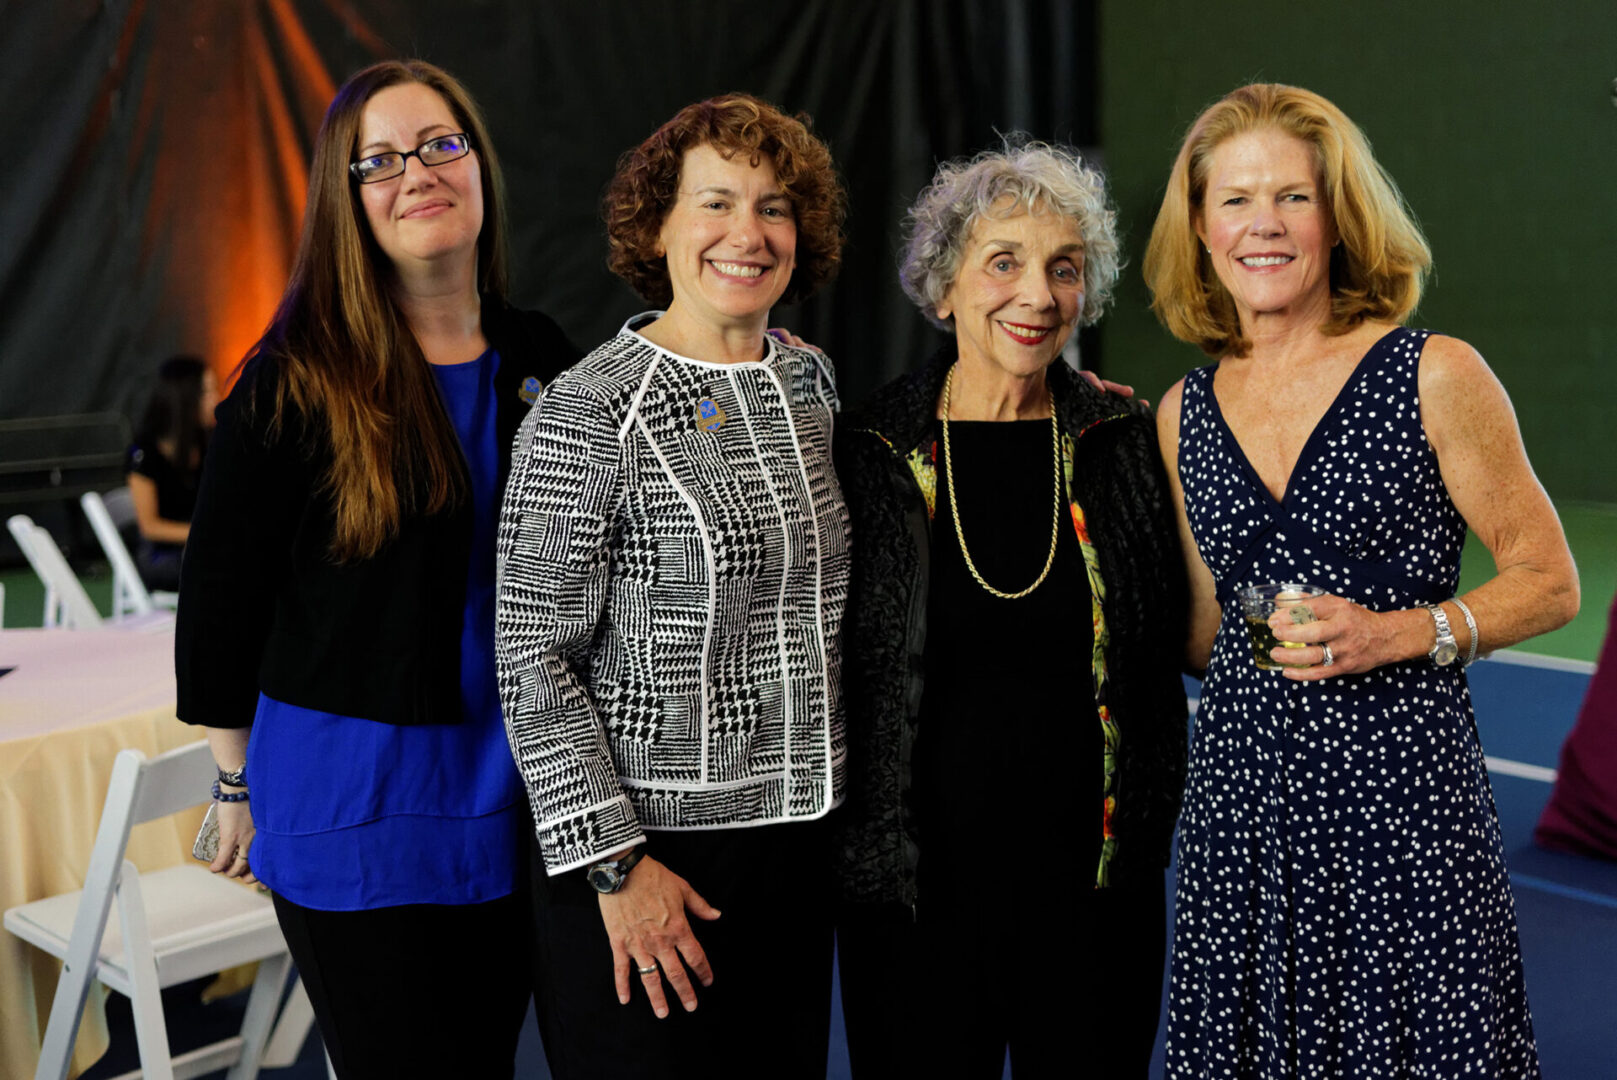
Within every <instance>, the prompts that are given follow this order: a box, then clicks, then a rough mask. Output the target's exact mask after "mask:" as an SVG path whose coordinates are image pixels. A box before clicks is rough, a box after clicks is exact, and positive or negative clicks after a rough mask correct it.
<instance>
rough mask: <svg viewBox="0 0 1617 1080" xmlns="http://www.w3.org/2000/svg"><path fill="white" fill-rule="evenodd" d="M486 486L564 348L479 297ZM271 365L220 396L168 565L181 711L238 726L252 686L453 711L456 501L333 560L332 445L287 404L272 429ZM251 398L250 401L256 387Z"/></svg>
mask: <svg viewBox="0 0 1617 1080" xmlns="http://www.w3.org/2000/svg"><path fill="white" fill-rule="evenodd" d="M483 331H484V334H485V336H486V337H487V338H488V340H489V344H490V345H491V346H492V347H493V348H495V349H497V350H498V351H499V354H500V367H499V371H498V372H497V373H496V375H495V378H494V393H495V417H496V424H497V426H498V445H499V448H500V452H501V461H500V469H499V490H504V486H505V478H506V474H507V472H508V471H509V469H510V453H511V445H512V442H513V440H514V439H515V436H516V430H517V426H518V425H519V424H520V423H521V422H522V418H523V416H524V415H526V413H527V411H528V406H529V403H530V401H531V399H532V397H533V393H532V390H533V386H532V385H531V384H530V385H528V386H527V390H528V393H527V395H526V397H525V396H524V395H523V393H522V391H523V390H524V384H525V382H526V381H527V380H528V379H530V378H533V379H537V380H539V382H540V383H542V384H545V385H548V384H549V382H550V380H551V379H552V378H554V377H555V376H556V375H557V374H559V373H560V372H561V371H562V370H563V369H565V368H566V367H568V366H569V365H571V364H572V363H573V362H574V361H576V360H577V359H578V356H579V353H578V351H577V350H576V349H575V348H574V347H573V346H572V345H571V344H570V343H569V342H568V341H567V338H566V336H565V335H563V333H562V332H561V329H560V328H559V327H557V326H556V324H555V323H553V322H552V321H551V320H550V319H548V318H546V317H545V316H544V315H541V314H539V313H538V312H521V311H516V310H514V309H511V308H506V307H503V306H500V305H498V304H497V303H496V302H493V301H490V302H488V303H486V304H485V306H484V311H483ZM279 377H280V369H279V367H278V365H276V364H275V363H274V362H273V361H270V360H268V359H257V360H254V361H252V362H250V363H249V364H248V365H247V367H246V369H245V370H244V371H243V373H242V376H241V378H240V379H239V380H238V381H237V384H236V387H235V389H234V390H233V391H232V393H231V394H230V396H229V397H228V398H226V399H225V401H224V402H222V403H221V404H220V406H219V409H218V412H217V414H216V415H217V417H218V426H217V427H216V429H215V431H214V434H213V437H212V439H211V440H210V442H209V446H208V454H207V461H206V463H205V465H204V467H203V472H202V484H201V488H200V490H199V492H198V495H197V508H196V514H195V516H194V517H193V518H192V520H191V534H190V539H189V540H188V541H187V543H186V548H185V560H184V564H183V567H182V570H181V575H180V607H179V615H178V625H177V628H176V632H175V642H174V666H175V673H176V676H177V682H178V693H179V699H178V713H179V718H180V719H181V720H184V721H185V722H186V723H190V724H205V725H207V726H209V727H221V728H241V727H247V726H248V725H250V724H251V723H252V722H253V716H254V713H255V712H256V710H257V706H258V695H259V692H260V691H262V692H263V693H265V694H268V695H269V696H270V697H272V698H274V699H276V700H277V701H283V702H286V703H288V704H292V705H299V706H302V707H304V708H309V709H315V710H319V711H321V712H330V713H336V714H338V715H342V716H357V717H361V718H364V719H368V720H378V721H381V722H383V723H388V724H441V723H457V722H459V721H460V720H461V718H462V716H461V712H462V710H461V700H460V635H461V626H462V623H463V621H464V616H463V610H464V608H465V606H466V565H467V562H468V561H469V559H470V558H471V543H472V511H471V508H470V507H469V506H467V505H464V504H463V505H461V506H460V507H458V508H456V509H453V510H450V511H447V512H444V513H440V514H437V515H433V516H430V517H428V516H416V517H412V518H407V519H406V520H405V521H404V522H403V523H402V524H401V526H400V529H399V533H398V535H397V536H396V537H395V538H394V539H392V540H390V541H389V542H388V543H387V544H386V545H385V546H384V547H383V548H382V550H381V551H380V552H378V553H377V554H376V555H374V556H372V557H370V558H368V559H363V560H358V561H354V562H350V563H347V564H342V565H339V564H338V563H336V562H334V561H333V559H332V557H331V555H330V545H331V538H332V534H333V529H334V517H333V513H332V505H331V502H330V499H329V498H328V497H327V496H326V495H325V494H323V493H322V492H321V490H320V489H321V485H322V482H323V477H324V476H325V473H326V469H327V466H328V464H329V462H330V449H329V446H328V445H327V444H326V443H325V441H324V439H323V437H322V436H321V434H320V426H319V422H318V418H315V417H304V416H299V415H297V414H296V411H295V410H293V409H290V408H289V409H287V410H286V415H285V416H284V418H283V422H282V425H281V427H280V429H279V430H278V431H277V432H276V433H275V435H274V436H273V437H272V436H271V434H270V431H269V421H270V417H271V416H272V414H273V402H274V400H275V397H274V394H275V388H276V385H277V382H278V379H279ZM254 391H256V401H257V407H256V408H250V407H249V404H250V402H252V401H253V400H254V398H255V394H254Z"/></svg>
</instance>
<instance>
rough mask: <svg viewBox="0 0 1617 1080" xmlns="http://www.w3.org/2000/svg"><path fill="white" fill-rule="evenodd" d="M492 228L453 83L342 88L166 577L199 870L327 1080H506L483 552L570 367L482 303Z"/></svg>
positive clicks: (370, 79)
mask: <svg viewBox="0 0 1617 1080" xmlns="http://www.w3.org/2000/svg"><path fill="white" fill-rule="evenodd" d="M502 200H503V192H502V185H501V180H500V171H499V164H498V160H497V159H496V157H495V154H494V149H493V146H492V144H491V143H490V141H489V137H488V132H487V130H486V128H485V125H484V123H483V120H482V118H481V116H480V115H479V113H478V110H477V107H476V105H475V104H474V103H473V101H472V100H471V98H470V96H469V95H468V94H467V92H466V90H465V89H464V87H462V86H461V85H460V84H459V83H458V82H456V81H455V80H454V79H453V78H452V77H451V76H449V75H448V74H447V73H445V72H444V71H442V70H440V69H438V68H436V67H433V66H432V65H430V64H425V63H421V62H419V61H409V62H403V63H400V62H387V63H381V64H377V65H374V66H372V67H369V68H366V69H365V70H363V71H361V72H359V73H358V74H356V75H354V76H353V77H352V78H350V79H349V80H348V81H347V82H346V83H345V84H344V85H343V86H342V88H341V89H340V90H339V91H338V93H337V96H336V99H335V100H334V101H333V102H332V105H331V107H330V108H329V109H328V111H327V113H326V118H325V122H324V123H323V125H322V126H321V129H320V133H319V135H318V137H317V139H316V143H315V149H314V156H313V162H312V165H311V169H310V183H309V198H308V206H307V209H306V212H305V217H304V224H303V232H302V237H301V239H300V241H299V247H298V254H297V258H296V262H295V265H294V268H293V272H292V278H291V282H290V284H289V285H288V286H287V290H286V294H285V296H284V297H283V298H282V300H281V304H280V307H279V309H278V310H277V312H276V314H275V317H274V319H273V321H272V322H271V324H270V326H269V329H268V330H267V331H266V332H265V334H264V336H263V337H262V338H261V339H260V340H259V342H258V344H257V345H256V346H255V347H254V348H253V350H252V351H251V352H250V353H249V355H248V358H247V361H246V363H245V365H244V367H243V370H242V374H241V377H240V379H239V380H238V382H237V384H236V387H235V389H234V391H233V392H232V393H231V395H230V397H229V398H228V399H227V400H226V401H225V402H224V404H223V405H222V406H221V407H220V409H219V414H218V415H219V423H218V428H217V431H216V433H215V436H214V439H213V441H212V443H211V445H210V451H209V455H208V461H207V465H206V468H205V470H204V474H203V479H202V485H201V490H200V494H199V498H198V505H197V510H196V515H195V517H194V519H193V522H192V527H191V534H190V540H189V544H188V547H187V551H186V558H185V566H184V571H183V579H182V580H183V587H182V593H183V595H184V600H183V602H182V603H181V606H180V611H179V627H178V634H177V647H176V648H177V652H176V664H177V668H178V675H179V715H180V718H181V719H182V720H185V721H186V722H188V723H193V724H200V725H203V726H205V727H206V728H207V732H208V739H209V742H210V743H211V744H212V747H213V751H214V756H215V758H216V761H217V763H218V766H219V782H218V784H217V785H216V786H215V787H214V792H215V798H216V799H217V800H218V801H219V806H218V816H219V821H220V844H219V852H220V854H219V857H218V859H217V860H216V861H215V862H214V864H213V867H212V868H213V869H214V870H215V871H217V872H221V873H225V874H227V875H228V876H231V877H242V878H245V879H247V880H253V879H254V878H255V876H256V878H257V879H258V880H261V881H263V882H264V883H265V884H266V885H268V886H269V887H270V889H271V890H273V892H274V895H275V906H276V911H277V914H278V915H279V917H280V921H281V926H282V929H283V930H284V931H285V933H286V936H287V941H288V943H289V944H290V946H291V948H292V953H293V957H294V959H295V960H296V961H297V965H298V969H299V971H300V973H301V975H302V977H303V980H304V984H305V986H306V987H307V988H308V991H309V996H310V999H311V1000H312V1001H313V1003H314V1006H315V1014H316V1017H317V1019H318V1021H319V1024H320V1029H321V1034H322V1036H323V1037H324V1039H325V1042H326V1047H327V1050H328V1051H329V1053H330V1055H331V1059H332V1062H333V1064H334V1065H335V1067H336V1069H337V1072H338V1074H339V1075H341V1076H344V1077H357V1076H377V1077H383V1076H385V1077H401V1076H434V1077H440V1076H451V1075H453V1076H476V1077H485V1076H510V1075H511V1070H512V1061H513V1057H514V1053H515V1047H516V1041H517V1032H518V1029H519V1028H520V1026H521V1022H522V1019H523V1017H524V1015H525V1012H526V1008H527V1000H528V996H529V979H528V971H527V968H526V965H525V964H524V963H521V962H513V957H514V956H522V955H525V949H524V943H525V942H526V940H527V937H528V934H529V915H528V905H527V901H526V886H525V875H526V863H525V854H524V852H525V847H526V833H527V813H526V805H525V799H524V797H523V790H522V781H521V777H520V776H519V774H518V773H517V770H516V768H515V766H514V765H513V763H512V760H511V754H510V751H509V749H508V748H507V745H506V741H505V735H504V729H503V723H502V720H501V714H500V707H499V699H498V693H497V687H496V683H495V674H494V656H493V617H494V614H493V606H494V535H495V527H496V521H497V515H498V502H499V493H500V491H501V489H502V487H503V484H504V482H505V476H506V473H507V472H508V470H509V465H510V458H509V452H510V450H509V448H510V446H511V442H512V438H513V436H514V434H515V432H516V428H517V425H518V423H519V422H520V421H521V419H522V416H523V415H524V414H525V413H526V412H527V408H528V405H529V404H530V403H531V402H532V401H533V400H534V399H535V398H536V397H537V393H538V389H539V387H540V386H541V385H542V384H543V383H544V382H546V381H548V380H549V378H550V377H551V376H552V375H554V374H555V373H556V372H558V371H559V370H561V368H563V367H564V366H566V365H567V364H568V363H570V362H571V361H572V360H573V359H575V358H576V353H575V352H574V351H573V350H572V348H571V346H569V345H568V343H567V341H566V339H565V337H564V336H563V335H562V334H561V332H560V330H558V329H557V327H556V326H555V324H554V323H552V322H551V321H550V320H549V319H546V318H545V317H544V316H542V315H539V314H537V313H525V312H518V311H515V310H513V309H511V308H510V307H509V306H508V305H507V303H506V301H505V288H506V253H505V241H504V233H503V229H504V215H503V202H502Z"/></svg>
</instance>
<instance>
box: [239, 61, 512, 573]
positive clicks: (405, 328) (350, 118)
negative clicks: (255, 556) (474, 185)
mask: <svg viewBox="0 0 1617 1080" xmlns="http://www.w3.org/2000/svg"><path fill="white" fill-rule="evenodd" d="M411 82H413V83H421V84H423V85H425V86H429V87H431V88H432V89H434V90H436V91H437V92H438V94H439V96H440V97H442V98H443V100H444V104H446V105H447V106H448V107H449V110H450V112H451V113H453V114H454V117H455V121H456V123H457V124H459V125H460V126H461V129H462V130H463V131H465V132H466V134H467V135H469V136H470V137H471V142H472V149H473V150H474V151H475V152H476V154H477V157H478V164H479V166H480V168H479V172H480V174H481V178H482V188H483V229H482V232H481V234H480V235H479V237H478V241H477V287H478V291H479V292H480V293H481V294H482V295H483V296H484V297H485V300H489V299H492V300H494V301H496V302H498V303H503V302H504V298H505V291H506V241H505V215H504V200H503V196H504V182H503V180H502V178H501V175H500V166H499V160H498V159H497V158H496V157H495V155H494V146H493V144H492V143H491V142H490V141H489V137H488V129H487V126H486V125H485V124H484V122H483V117H482V114H481V112H480V111H479V110H478V108H477V104H476V103H475V102H474V101H473V100H472V97H471V95H470V94H469V93H467V91H466V88H465V87H464V86H462V85H461V84H460V83H459V82H458V81H456V80H455V78H454V77H453V76H451V75H450V74H449V73H448V72H446V71H444V70H443V69H442V68H438V67H435V66H433V65H432V64H428V63H426V62H424V61H421V60H405V61H398V60H389V61H384V62H382V63H379V64H373V65H372V66H370V67H368V68H365V69H364V70H363V71H360V72H357V73H356V74H355V75H353V77H351V78H350V79H349V80H348V81H347V82H345V83H343V85H342V87H341V88H340V89H339V90H338V91H337V96H336V97H335V98H334V99H333V100H332V102H331V106H330V108H328V109H327V110H326V116H325V120H324V121H323V122H322V123H321V125H320V132H319V134H318V135H317V136H316V137H315V143H314V155H313V160H312V161H311V162H310V167H309V198H308V204H307V206H306V208H305V210H304V214H303V231H302V233H301V235H300V236H299V239H298V251H297V256H296V258H295V259H294V261H293V265H292V275H291V280H290V281H289V282H288V283H287V287H286V293H285V295H283V296H282V297H281V303H280V306H279V307H277V309H276V311H275V317H274V318H273V319H272V320H271V321H270V325H269V329H268V330H266V331H265V333H264V336H263V337H262V338H260V339H259V341H258V344H257V345H255V346H254V347H253V349H252V350H251V351H250V352H249V353H248V358H249V359H252V358H253V357H255V356H259V357H263V358H265V359H266V360H271V361H273V362H275V363H277V364H279V365H280V367H281V370H282V373H283V374H282V377H281V378H280V379H279V380H278V384H277V385H278V390H277V392H276V396H275V402H274V410H275V412H274V416H273V419H272V421H271V427H272V430H275V429H278V428H279V426H280V424H281V420H282V417H283V416H284V415H285V412H286V407H287V403H288V402H289V401H290V402H291V403H292V404H293V406H295V407H296V408H297V409H298V410H299V411H300V412H302V413H303V414H304V415H305V416H307V417H309V418H310V419H311V420H313V421H315V430H318V431H320V432H321V433H322V436H323V437H324V438H325V439H326V440H328V441H329V445H330V450H331V466H330V469H329V470H328V472H327V474H326V476H325V478H324V485H323V486H324V491H325V494H326V495H327V496H328V497H329V498H330V499H331V500H332V506H333V510H334V513H335V517H336V528H335V531H334V533H333V535H332V539H331V554H332V556H333V557H334V558H335V559H336V560H337V561H339V562H346V561H350V560H353V559H362V558H366V557H368V556H371V555H374V554H375V553H376V552H377V551H378V550H379V549H380V548H381V547H382V545H384V544H385V543H387V541H388V540H389V539H391V538H392V537H393V536H394V535H395V534H396V533H397V532H398V529H399V523H400V522H401V521H402V520H403V519H404V518H405V517H406V516H407V515H412V514H434V513H438V512H440V511H443V510H445V509H448V508H450V507H452V506H454V505H456V504H457V503H459V502H460V501H461V500H462V499H464V498H465V496H466V492H467V489H468V485H469V481H468V479H467V474H466V465H465V459H464V456H463V455H462V453H461V449H460V444H459V441H458V439H457V438H456V435H455V430H454V427H453V425H452V424H451V423H450V420H449V416H448V414H447V413H445V411H444V407H443V401H442V399H441V398H440V396H439V393H438V387H437V384H436V382H435V380H434V379H433V377H432V372H431V369H430V368H429V366H428V364H427V359H426V357H425V356H424V355H423V354H422V352H421V346H420V344H419V343H418V342H417V341H416V338H415V335H414V334H413V333H412V332H411V330H410V327H409V324H408V323H407V322H406V321H405V319H404V315H403V313H402V312H401V311H400V310H399V307H398V305H397V303H395V301H394V300H393V297H392V294H391V292H390V291H389V289H388V287H387V286H388V278H389V276H390V274H391V268H390V264H389V263H388V260H387V256H386V255H385V254H383V252H382V250H381V248H380V247H379V246H378V245H377V243H376V238H375V237H374V236H373V235H372V233H371V229H370V224H369V222H368V221H367V220H366V218H365V213H364V209H363V207H362V206H361V205H360V201H359V190H358V182H357V181H355V180H353V179H352V178H351V176H350V174H349V171H348V165H349V163H350V162H351V161H352V160H353V157H354V154H355V153H356V152H357V151H358V143H359V132H360V122H361V119H362V117H363V115H364V111H365V106H366V104H367V103H368V102H369V101H370V99H371V98H372V97H373V96H374V95H375V94H376V93H377V92H378V91H379V90H383V89H385V88H386V87H389V86H395V85H398V84H400V83H411ZM258 404H260V403H255V407H256V405H258Z"/></svg>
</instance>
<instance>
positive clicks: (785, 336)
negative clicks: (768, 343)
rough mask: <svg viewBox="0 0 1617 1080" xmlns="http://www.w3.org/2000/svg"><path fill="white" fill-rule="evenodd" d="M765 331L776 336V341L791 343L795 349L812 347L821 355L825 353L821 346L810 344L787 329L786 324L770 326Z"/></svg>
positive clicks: (773, 336) (771, 335)
mask: <svg viewBox="0 0 1617 1080" xmlns="http://www.w3.org/2000/svg"><path fill="white" fill-rule="evenodd" d="M765 333H767V334H768V335H769V336H770V337H772V338H774V339H775V340H776V341H779V342H781V343H782V344H785V345H790V346H791V347H792V348H794V349H812V350H813V351H814V352H817V353H819V354H820V355H821V356H824V355H825V350H824V349H822V348H820V347H819V346H818V345H811V344H809V343H808V342H806V341H804V340H803V339H802V338H800V337H798V336H797V335H796V334H794V333H792V332H791V331H790V330H788V329H786V328H785V327H784V326H774V327H770V328H769V329H768V330H767V331H765Z"/></svg>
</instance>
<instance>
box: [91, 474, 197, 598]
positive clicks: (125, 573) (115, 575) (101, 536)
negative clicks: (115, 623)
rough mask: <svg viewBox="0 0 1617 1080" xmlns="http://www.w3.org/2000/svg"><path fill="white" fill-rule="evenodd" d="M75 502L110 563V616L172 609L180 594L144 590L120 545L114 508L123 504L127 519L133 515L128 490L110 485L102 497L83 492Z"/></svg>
mask: <svg viewBox="0 0 1617 1080" xmlns="http://www.w3.org/2000/svg"><path fill="white" fill-rule="evenodd" d="M79 505H80V506H82V507H83V508H84V516H85V517H87V518H89V519H90V528H91V529H93V530H94V531H95V538H96V540H97V541H99V542H100V544H101V550H102V551H104V552H105V553H106V555H107V562H108V563H109V564H110V565H111V566H112V617H113V618H114V619H117V618H121V617H122V616H124V615H149V614H151V612H152V611H153V610H154V608H159V607H161V608H168V609H170V610H173V608H174V607H175V606H177V605H178V604H179V601H180V594H179V593H176V592H165V591H163V590H157V591H148V590H147V588H146V583H145V582H144V581H142V580H141V579H140V571H139V570H137V569H136V568H135V560H134V558H133V557H132V556H131V555H130V554H129V548H128V546H127V545H125V544H124V538H123V535H122V534H121V533H119V532H118V522H117V521H116V520H115V519H114V516H113V509H114V508H118V509H122V508H125V507H127V509H128V516H127V520H133V518H134V502H133V500H132V499H131V498H130V495H129V489H128V488H127V487H120V488H113V489H112V490H111V491H109V492H107V493H106V495H105V496H102V495H101V494H100V493H99V492H95V491H86V492H85V493H84V494H83V495H80V496H79Z"/></svg>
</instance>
